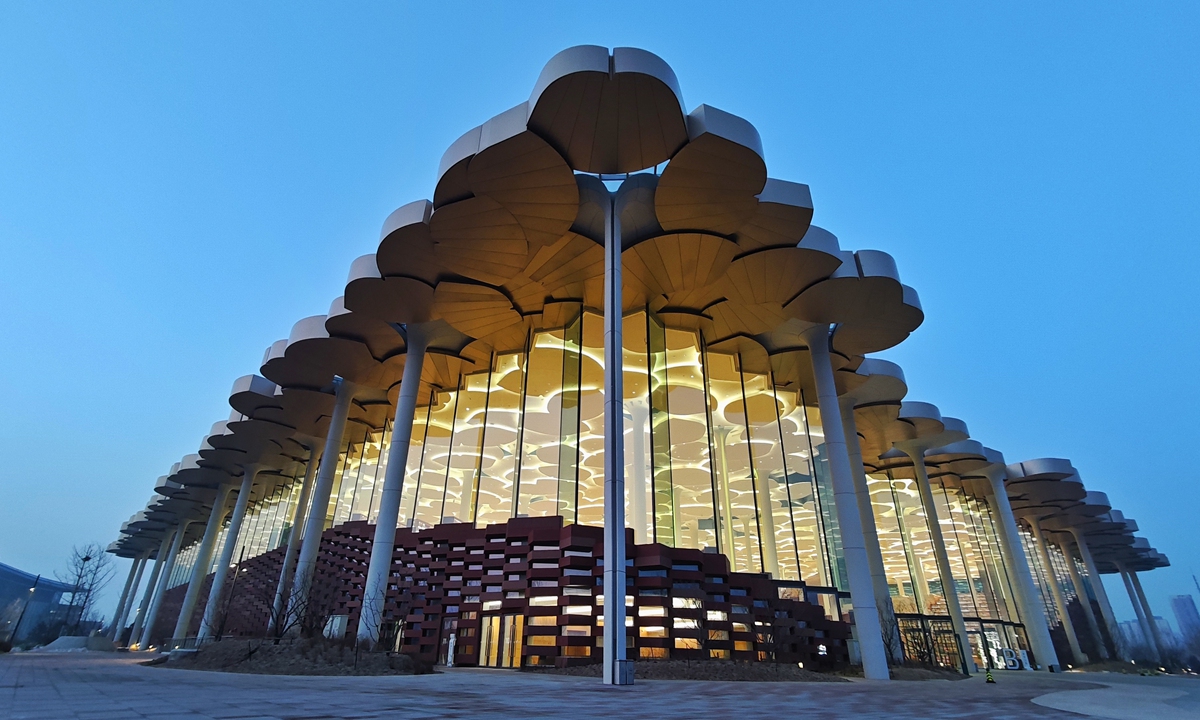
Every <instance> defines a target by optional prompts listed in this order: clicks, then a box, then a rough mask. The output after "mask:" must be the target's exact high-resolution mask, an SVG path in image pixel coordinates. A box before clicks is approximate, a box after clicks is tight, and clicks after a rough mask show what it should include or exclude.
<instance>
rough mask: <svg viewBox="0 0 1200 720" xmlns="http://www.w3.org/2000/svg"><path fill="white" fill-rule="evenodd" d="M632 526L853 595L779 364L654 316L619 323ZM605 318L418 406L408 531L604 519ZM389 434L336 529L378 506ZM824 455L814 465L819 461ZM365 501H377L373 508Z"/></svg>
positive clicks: (810, 439)
mask: <svg viewBox="0 0 1200 720" xmlns="http://www.w3.org/2000/svg"><path fill="white" fill-rule="evenodd" d="M623 330H624V348H623V352H624V373H625V374H624V385H625V407H626V414H625V418H624V432H625V436H626V437H625V448H626V451H625V452H626V518H627V522H628V524H629V526H630V527H631V528H632V529H633V532H634V537H635V540H636V541H637V542H640V543H646V542H659V543H663V544H666V545H671V546H676V547H692V548H713V549H716V550H719V551H721V552H723V553H725V554H726V556H727V557H729V558H730V559H731V561H732V565H733V568H734V569H735V570H738V571H749V572H769V573H771V574H772V575H773V576H775V577H778V578H782V579H788V580H804V581H806V582H808V583H810V584H814V585H820V586H836V587H839V588H843V589H844V587H845V581H844V568H843V566H844V563H843V561H842V558H841V551H840V537H839V535H838V531H837V527H836V521H835V513H834V511H833V507H832V492H831V489H830V487H829V481H828V473H827V469H826V466H827V463H826V462H825V460H824V447H825V446H824V436H823V435H822V433H821V430H820V425H819V422H816V417H817V416H816V413H815V410H813V409H812V408H808V407H806V406H805V402H804V398H803V397H802V396H801V395H800V394H799V393H798V392H796V391H794V390H785V389H783V388H779V387H776V385H775V382H774V378H773V377H772V375H771V372H770V369H769V368H762V367H755V368H751V367H749V366H747V364H746V363H745V362H744V358H743V357H741V355H739V354H738V353H737V352H718V351H712V350H710V349H708V348H706V347H705V346H704V343H703V341H702V339H701V337H700V334H699V332H697V331H695V330H688V329H680V328H673V327H667V326H666V325H665V324H664V323H662V322H661V321H660V320H659V319H658V318H657V317H656V316H655V315H654V314H653V313H648V312H635V313H630V314H629V315H627V316H626V317H625V318H624V328H623ZM603 355H604V349H603V319H602V317H601V316H600V315H599V314H596V313H593V312H589V311H580V312H577V313H576V314H575V315H574V317H573V318H572V319H571V320H570V321H569V322H567V323H566V324H565V325H564V326H563V327H560V328H551V329H544V330H538V331H536V332H533V333H531V334H530V336H529V338H528V341H527V344H526V348H525V349H524V350H522V351H520V352H509V353H502V354H495V355H493V356H492V357H491V359H490V362H489V363H488V364H487V367H486V368H484V369H480V370H478V371H475V372H470V373H464V374H463V376H462V377H461V379H460V381H459V384H458V386H457V387H454V388H435V389H433V390H432V391H431V392H430V394H429V396H428V398H427V400H426V401H425V402H423V403H421V404H420V406H419V407H418V410H417V415H416V418H415V420H414V431H413V440H412V443H411V445H410V447H409V455H408V464H407V466H406V471H405V486H404V493H403V499H402V502H401V509H400V518H399V524H400V525H401V526H402V527H410V528H415V529H420V528H426V527H430V526H433V525H437V524H439V523H446V522H465V523H474V524H476V525H478V526H486V525H488V524H491V523H496V522H504V521H506V520H508V519H510V518H514V517H535V516H553V515H558V516H561V517H562V518H563V519H564V522H566V523H581V524H588V525H601V524H602V523H603V512H604V509H603V497H604V496H603V491H604V487H603V475H604V435H603V420H604V415H603V413H604V407H603V401H604V396H603V391H604V375H603ZM389 442H390V435H389V434H388V431H387V430H386V429H385V431H384V432H382V433H379V434H378V435H377V436H372V438H371V439H370V440H368V442H367V443H365V445H364V447H354V448H351V450H350V452H349V453H348V455H347V459H344V460H343V465H344V468H343V469H342V470H341V471H340V473H339V477H341V478H344V479H343V480H341V481H340V485H339V488H340V490H339V492H338V495H337V498H338V500H337V502H336V504H335V505H334V506H333V507H331V510H330V512H331V515H330V517H331V520H332V521H333V522H334V523H335V524H336V523H339V522H344V521H346V520H348V519H359V518H358V515H359V508H364V507H365V508H370V509H369V510H368V511H366V519H367V520H369V521H373V520H374V519H375V513H376V508H377V503H378V499H377V497H376V496H377V493H376V492H375V488H376V487H377V486H378V485H379V483H380V482H381V478H382V476H383V475H382V474H383V472H384V468H382V463H381V462H380V460H379V458H380V457H383V456H386V454H387V450H388V445H389ZM814 458H815V460H814ZM368 498H370V499H368Z"/></svg>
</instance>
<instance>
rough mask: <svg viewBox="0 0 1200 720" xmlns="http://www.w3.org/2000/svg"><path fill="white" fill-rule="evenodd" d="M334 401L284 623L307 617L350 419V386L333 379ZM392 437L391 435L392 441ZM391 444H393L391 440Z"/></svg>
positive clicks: (352, 388) (352, 396)
mask: <svg viewBox="0 0 1200 720" xmlns="http://www.w3.org/2000/svg"><path fill="white" fill-rule="evenodd" d="M334 387H335V388H336V393H337V400H336V402H334V404H333V416H332V417H331V418H330V419H329V434H328V435H326V436H325V449H324V450H323V451H322V452H321V467H320V470H318V472H317V483H316V485H314V486H313V499H312V506H311V507H310V508H309V510H308V517H307V518H306V519H305V522H304V536H303V537H302V538H301V541H300V559H299V560H298V561H297V562H296V579H295V581H293V582H292V596H291V599H290V600H289V601H288V616H287V617H288V622H287V624H289V625H290V624H292V621H293V620H298V619H302V618H303V616H305V615H307V614H308V596H309V590H310V589H311V588H312V578H313V572H314V571H315V570H316V569H317V554H318V552H319V551H320V550H321V535H322V534H323V533H324V532H325V514H326V513H327V512H328V510H329V494H330V493H331V492H333V480H334V475H335V474H336V473H337V467H338V455H339V454H340V453H341V451H342V437H343V436H344V435H345V433H346V420H347V418H349V417H350V402H351V401H352V400H353V399H354V390H355V388H354V384H353V383H351V382H349V381H347V380H344V379H342V378H340V377H339V378H334ZM394 435H395V433H394V432H393V437H394ZM393 442H395V440H394V439H393Z"/></svg>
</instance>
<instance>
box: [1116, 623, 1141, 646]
mask: <svg viewBox="0 0 1200 720" xmlns="http://www.w3.org/2000/svg"><path fill="white" fill-rule="evenodd" d="M1119 625H1120V627H1121V637H1122V638H1124V640H1125V644H1126V645H1129V646H1131V647H1136V646H1138V645H1142V644H1144V643H1145V642H1146V639H1145V638H1144V637H1143V636H1142V625H1141V623H1139V622H1138V621H1137V620H1124V621H1122V622H1120V623H1119Z"/></svg>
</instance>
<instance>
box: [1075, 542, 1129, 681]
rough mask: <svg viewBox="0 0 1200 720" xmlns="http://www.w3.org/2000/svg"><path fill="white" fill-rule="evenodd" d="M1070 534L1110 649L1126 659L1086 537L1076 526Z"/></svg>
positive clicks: (1113, 615) (1119, 632)
mask: <svg viewBox="0 0 1200 720" xmlns="http://www.w3.org/2000/svg"><path fill="white" fill-rule="evenodd" d="M1071 534H1072V535H1074V536H1075V546H1076V547H1078V548H1079V557H1081V558H1083V566H1084V567H1085V568H1087V573H1088V583H1089V584H1090V585H1091V587H1092V592H1093V593H1095V594H1096V602H1098V603H1100V617H1101V618H1103V620H1104V625H1105V627H1106V628H1108V637H1109V639H1110V640H1112V644H1113V647H1112V650H1113V652H1115V653H1116V655H1117V657H1119V658H1121V659H1123V660H1128V659H1129V658H1128V657H1125V655H1126V653H1124V652H1122V647H1123V643H1122V642H1121V640H1122V638H1121V628H1120V626H1118V625H1117V616H1116V614H1114V613H1113V609H1112V603H1110V602H1109V601H1108V591H1107V590H1106V589H1105V588H1104V580H1103V579H1101V577H1100V572H1099V571H1098V570H1097V569H1096V562H1095V561H1094V560H1092V551H1091V549H1090V548H1088V544H1087V537H1085V536H1084V534H1083V533H1081V532H1079V530H1077V529H1076V528H1071Z"/></svg>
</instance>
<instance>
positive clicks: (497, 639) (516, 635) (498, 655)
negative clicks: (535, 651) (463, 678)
mask: <svg viewBox="0 0 1200 720" xmlns="http://www.w3.org/2000/svg"><path fill="white" fill-rule="evenodd" d="M482 620H483V622H482V623H481V627H480V635H481V636H482V637H481V638H480V643H479V664H480V665H481V666H483V667H502V668H515V667H521V650H522V647H521V639H522V636H523V635H524V633H525V616H524V615H484V616H483V618H482Z"/></svg>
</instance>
